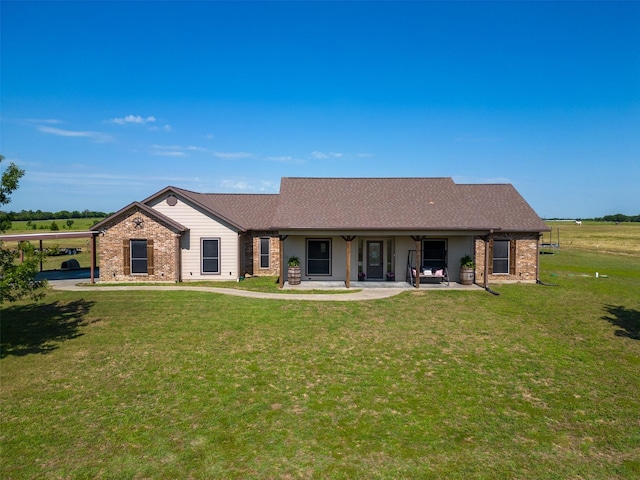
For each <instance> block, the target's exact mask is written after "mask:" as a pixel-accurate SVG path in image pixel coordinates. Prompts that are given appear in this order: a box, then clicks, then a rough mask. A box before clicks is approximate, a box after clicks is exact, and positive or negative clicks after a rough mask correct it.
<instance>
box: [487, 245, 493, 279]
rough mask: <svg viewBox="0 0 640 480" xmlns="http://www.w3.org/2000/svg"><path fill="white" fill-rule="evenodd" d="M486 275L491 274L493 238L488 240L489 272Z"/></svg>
mask: <svg viewBox="0 0 640 480" xmlns="http://www.w3.org/2000/svg"><path fill="white" fill-rule="evenodd" d="M487 275H493V238H492V239H491V240H489V273H488V274H487Z"/></svg>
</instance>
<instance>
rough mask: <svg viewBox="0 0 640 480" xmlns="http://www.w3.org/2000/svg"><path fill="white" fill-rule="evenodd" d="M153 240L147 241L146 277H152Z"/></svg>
mask: <svg viewBox="0 0 640 480" xmlns="http://www.w3.org/2000/svg"><path fill="white" fill-rule="evenodd" d="M153 272H154V270H153V240H147V275H153V274H154V273H153Z"/></svg>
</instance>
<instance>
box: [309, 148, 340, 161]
mask: <svg viewBox="0 0 640 480" xmlns="http://www.w3.org/2000/svg"><path fill="white" fill-rule="evenodd" d="M342 155H343V154H342V153H339V152H329V153H324V152H319V151H317V150H315V151H313V152H311V156H312V157H313V158H315V159H317V160H322V159H327V158H340V157H342Z"/></svg>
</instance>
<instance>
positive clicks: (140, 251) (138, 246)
mask: <svg viewBox="0 0 640 480" xmlns="http://www.w3.org/2000/svg"><path fill="white" fill-rule="evenodd" d="M148 247H149V245H148V242H147V240H131V241H130V252H131V259H130V261H131V273H132V274H133V275H136V274H137V275H140V274H147V273H149V255H148V251H149V248H148Z"/></svg>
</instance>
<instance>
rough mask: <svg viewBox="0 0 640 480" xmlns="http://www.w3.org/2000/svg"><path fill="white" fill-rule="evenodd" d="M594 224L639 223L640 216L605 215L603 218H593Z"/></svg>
mask: <svg viewBox="0 0 640 480" xmlns="http://www.w3.org/2000/svg"><path fill="white" fill-rule="evenodd" d="M594 220H595V221H596V222H640V215H623V214H621V213H616V214H615V215H605V216H604V217H600V218H594Z"/></svg>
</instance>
